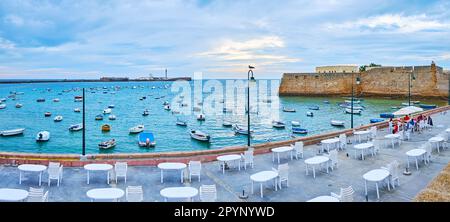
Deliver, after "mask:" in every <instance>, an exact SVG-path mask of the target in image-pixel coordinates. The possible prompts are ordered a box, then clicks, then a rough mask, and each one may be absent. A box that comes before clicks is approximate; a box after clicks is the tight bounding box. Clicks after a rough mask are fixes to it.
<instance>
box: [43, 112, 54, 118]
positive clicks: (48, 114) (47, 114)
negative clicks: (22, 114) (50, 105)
mask: <svg viewBox="0 0 450 222" xmlns="http://www.w3.org/2000/svg"><path fill="white" fill-rule="evenodd" d="M44 116H45V117H49V116H52V113H51V112H46V113H44Z"/></svg>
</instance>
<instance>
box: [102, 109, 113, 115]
mask: <svg viewBox="0 0 450 222" xmlns="http://www.w3.org/2000/svg"><path fill="white" fill-rule="evenodd" d="M111 112H112V110H111V109H110V108H108V109H104V110H103V114H110V113H111Z"/></svg>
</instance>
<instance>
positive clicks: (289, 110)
mask: <svg viewBox="0 0 450 222" xmlns="http://www.w3.org/2000/svg"><path fill="white" fill-rule="evenodd" d="M283 112H288V113H295V109H294V108H286V107H283Z"/></svg>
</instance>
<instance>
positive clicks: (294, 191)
mask: <svg viewBox="0 0 450 222" xmlns="http://www.w3.org/2000/svg"><path fill="white" fill-rule="evenodd" d="M433 119H434V124H435V127H434V128H433V129H431V130H426V131H425V132H423V133H422V134H417V133H415V134H412V135H411V140H410V141H404V142H403V143H402V145H401V146H400V148H399V147H398V146H397V147H396V148H395V149H392V148H384V147H383V148H382V149H381V150H380V153H379V154H378V155H377V156H375V157H372V156H370V155H369V156H367V158H366V159H365V160H358V159H354V158H353V156H352V153H350V156H347V151H345V150H344V151H340V152H339V167H338V168H337V169H335V170H334V171H330V174H326V173H325V172H316V179H313V177H312V175H311V174H310V175H308V176H307V175H305V163H304V159H306V158H309V157H312V156H315V155H316V154H317V153H318V150H319V146H318V145H311V146H306V147H305V155H304V159H299V160H295V159H294V160H289V159H282V163H284V162H286V161H288V163H289V187H288V188H285V186H283V189H282V190H278V191H274V190H273V186H270V185H271V184H270V183H268V184H267V186H266V189H264V198H261V197H260V195H259V186H258V185H257V184H255V194H253V195H252V194H250V195H249V198H248V199H246V200H241V199H239V197H238V196H239V194H240V193H241V192H242V190H245V191H246V193H248V192H249V191H250V186H251V181H250V175H252V174H254V173H256V172H259V171H262V170H271V168H272V167H276V164H275V163H272V154H270V153H269V154H263V155H257V156H255V167H254V168H253V169H251V168H247V170H244V169H241V171H238V170H237V169H233V168H231V169H230V170H227V171H226V172H225V174H222V172H221V170H220V169H219V165H218V163H217V162H211V163H205V164H203V169H202V178H201V182H198V180H197V177H194V178H193V181H192V183H190V182H189V181H188V180H185V183H184V184H181V182H180V177H179V173H178V172H173V173H171V172H168V173H165V178H164V184H161V182H160V171H159V169H158V168H157V167H149V166H142V167H129V169H128V182H127V184H125V183H124V181H123V179H121V180H119V183H118V184H115V182H114V181H112V182H111V183H110V185H108V184H106V174H105V173H94V174H91V180H90V184H89V185H88V184H86V172H85V170H84V169H83V168H65V169H64V179H63V182H62V185H61V186H60V187H57V186H56V181H53V182H52V186H51V187H48V186H47V184H46V181H47V175H46V174H44V176H43V186H42V187H44V188H45V190H49V201H90V200H89V199H88V197H87V196H86V191H88V190H89V189H93V188H105V187H118V188H122V189H125V188H126V186H127V185H142V186H143V189H144V200H145V201H150V202H156V201H158V202H159V201H163V198H162V197H161V196H160V194H159V192H160V190H161V189H163V188H166V187H173V186H193V187H196V188H199V187H200V185H201V184H216V185H217V188H218V201H223V202H238V201H258V202H259V201H275V202H283V201H295V202H302V201H306V200H309V199H312V198H314V197H317V196H321V195H329V194H330V192H335V193H338V192H339V189H340V188H341V187H346V186H349V185H352V186H353V188H354V190H355V194H354V198H355V200H356V201H366V198H365V195H364V180H363V179H362V175H363V174H364V173H366V172H368V171H370V170H372V169H377V168H380V167H381V166H384V165H386V164H387V163H389V162H391V161H393V160H397V161H399V162H400V164H401V165H400V169H399V171H400V172H403V171H404V169H405V167H406V155H405V152H407V151H408V150H411V149H414V148H418V147H419V146H420V145H421V144H424V143H426V142H427V140H428V139H429V138H431V137H432V136H435V135H437V134H438V133H441V132H443V131H444V130H445V129H446V128H448V127H450V114H447V115H442V114H436V115H433ZM385 134H387V129H381V130H379V132H378V139H382V138H383V137H384V135H385ZM382 144H384V142H382ZM348 146H351V145H348ZM449 161H450V150H448V149H447V150H445V151H443V152H441V153H439V154H438V153H436V152H434V153H433V159H432V162H431V164H429V165H428V166H424V165H423V164H422V165H420V167H419V171H417V170H416V169H415V167H413V165H411V172H412V175H410V176H405V175H403V174H401V176H400V187H397V188H396V189H395V190H392V189H391V191H387V189H384V188H380V197H381V198H380V199H377V198H376V191H375V185H374V184H372V183H369V184H368V190H369V194H368V200H369V201H382V202H385V201H386V202H390V201H401V202H402V201H411V200H412V199H413V198H414V197H415V196H416V194H417V193H419V192H420V190H422V189H423V188H424V187H426V185H427V184H428V183H429V182H430V181H431V180H432V179H433V177H435V176H436V175H437V174H438V173H439V172H440V171H441V170H442V169H443V168H444V167H445V166H446V165H447V164H448V163H449ZM185 176H186V177H187V174H185ZM37 178H38V177H37V175H28V174H27V175H25V177H24V179H23V181H22V184H21V185H19V171H18V169H17V167H11V166H0V188H20V189H26V190H28V189H29V187H30V186H33V187H36V186H37V184H38V179H37ZM195 200H196V201H198V197H196V199H195ZM122 201H125V199H122Z"/></svg>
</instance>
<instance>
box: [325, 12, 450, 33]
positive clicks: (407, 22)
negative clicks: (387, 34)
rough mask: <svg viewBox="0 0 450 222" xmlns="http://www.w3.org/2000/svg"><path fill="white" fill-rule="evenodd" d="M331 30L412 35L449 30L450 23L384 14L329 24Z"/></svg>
mask: <svg viewBox="0 0 450 222" xmlns="http://www.w3.org/2000/svg"><path fill="white" fill-rule="evenodd" d="M327 28H329V29H360V30H361V29H371V30H384V31H394V32H399V33H412V32H419V31H427V30H447V31H448V29H449V28H450V24H449V23H444V22H440V21H437V20H433V19H431V18H429V17H428V16H427V15H426V14H421V15H412V16H405V15H403V14H384V15H377V16H371V17H368V18H363V19H359V20H356V21H349V22H344V23H341V24H327Z"/></svg>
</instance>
